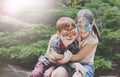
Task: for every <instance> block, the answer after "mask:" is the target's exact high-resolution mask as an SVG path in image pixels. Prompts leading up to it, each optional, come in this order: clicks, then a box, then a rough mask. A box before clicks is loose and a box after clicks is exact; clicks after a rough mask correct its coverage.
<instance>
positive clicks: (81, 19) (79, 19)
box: [77, 17, 87, 22]
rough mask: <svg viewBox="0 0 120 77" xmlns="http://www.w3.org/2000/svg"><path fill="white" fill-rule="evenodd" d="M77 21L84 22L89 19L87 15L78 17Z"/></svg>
mask: <svg viewBox="0 0 120 77" xmlns="http://www.w3.org/2000/svg"><path fill="white" fill-rule="evenodd" d="M77 21H80V22H84V21H87V19H86V18H85V17H78V18H77Z"/></svg>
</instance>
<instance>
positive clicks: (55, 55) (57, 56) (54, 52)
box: [50, 48, 64, 60]
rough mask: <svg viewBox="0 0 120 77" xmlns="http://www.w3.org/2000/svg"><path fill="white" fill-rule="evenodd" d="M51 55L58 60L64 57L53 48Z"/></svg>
mask: <svg viewBox="0 0 120 77" xmlns="http://www.w3.org/2000/svg"><path fill="white" fill-rule="evenodd" d="M50 54H52V55H53V56H54V57H55V58H56V59H58V60H61V59H63V57H64V55H63V54H58V53H57V52H56V51H55V50H54V49H53V48H51V49H50Z"/></svg>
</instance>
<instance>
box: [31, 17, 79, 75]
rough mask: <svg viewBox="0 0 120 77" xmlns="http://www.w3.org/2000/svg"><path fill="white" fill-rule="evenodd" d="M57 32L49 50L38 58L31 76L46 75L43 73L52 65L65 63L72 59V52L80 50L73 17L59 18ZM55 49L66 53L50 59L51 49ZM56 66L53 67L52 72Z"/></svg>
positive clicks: (59, 52) (60, 52)
mask: <svg viewBox="0 0 120 77" xmlns="http://www.w3.org/2000/svg"><path fill="white" fill-rule="evenodd" d="M56 28H57V33H56V34H55V35H53V36H52V39H53V40H52V41H50V44H51V45H50V44H49V45H48V50H47V53H46V55H44V56H40V57H39V59H38V63H37V64H36V66H35V68H34V70H33V71H32V73H31V75H30V77H44V76H43V73H44V72H45V70H47V69H48V68H49V67H51V66H55V65H57V64H65V63H68V61H69V60H70V59H71V57H72V54H76V53H77V52H78V51H79V42H78V41H76V40H75V39H76V37H77V31H76V28H75V22H74V20H72V19H71V18H68V17H61V18H60V19H58V21H57V24H56ZM51 48H52V49H53V50H54V51H55V52H57V53H58V54H60V55H64V58H61V57H60V56H57V57H55V56H54V55H55V54H53V55H51V56H52V57H53V58H54V60H50V59H49V57H48V56H50V55H49V53H50V54H52V52H50V49H51ZM53 70H54V68H52V69H51V71H50V74H51V73H52V71H53Z"/></svg>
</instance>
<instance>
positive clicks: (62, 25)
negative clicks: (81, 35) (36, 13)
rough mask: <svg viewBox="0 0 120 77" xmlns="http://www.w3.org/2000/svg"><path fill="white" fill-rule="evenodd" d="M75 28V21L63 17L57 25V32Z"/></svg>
mask: <svg viewBox="0 0 120 77" xmlns="http://www.w3.org/2000/svg"><path fill="white" fill-rule="evenodd" d="M68 27H73V28H75V21H74V20H73V19H71V18H69V17H61V18H60V19H58V21H57V23H56V28H57V31H59V32H60V33H61V31H62V30H63V29H65V28H68Z"/></svg>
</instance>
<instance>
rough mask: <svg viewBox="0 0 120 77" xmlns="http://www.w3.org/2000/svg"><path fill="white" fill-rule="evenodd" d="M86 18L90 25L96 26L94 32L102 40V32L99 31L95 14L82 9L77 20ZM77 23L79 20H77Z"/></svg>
mask: <svg viewBox="0 0 120 77" xmlns="http://www.w3.org/2000/svg"><path fill="white" fill-rule="evenodd" d="M79 17H80V18H86V19H87V20H88V21H89V23H90V24H94V26H93V31H94V33H95V34H96V35H97V37H98V39H99V40H100V32H99V29H98V27H97V25H96V23H95V21H94V16H93V13H92V12H91V11H90V10H89V9H82V10H80V11H79V12H78V14H77V18H79ZM76 22H77V19H76Z"/></svg>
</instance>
